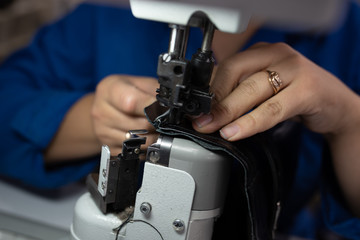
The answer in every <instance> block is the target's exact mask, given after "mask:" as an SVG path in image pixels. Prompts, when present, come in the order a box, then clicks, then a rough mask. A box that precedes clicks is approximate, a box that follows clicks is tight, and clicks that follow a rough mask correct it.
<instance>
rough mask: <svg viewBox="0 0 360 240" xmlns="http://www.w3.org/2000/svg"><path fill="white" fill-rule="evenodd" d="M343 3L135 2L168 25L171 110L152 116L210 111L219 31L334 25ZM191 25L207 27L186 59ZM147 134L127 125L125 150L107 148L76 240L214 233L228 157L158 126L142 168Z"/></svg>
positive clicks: (175, 119)
mask: <svg viewBox="0 0 360 240" xmlns="http://www.w3.org/2000/svg"><path fill="white" fill-rule="evenodd" d="M340 2H341V0H340V1H338V0H332V1H330V0H321V1H320V0H318V1H313V0H308V1H304V0H302V1H286V0H273V1H269V0H258V1H252V0H221V1H220V0H196V1H195V0H182V1H175V0H167V1H165V0H131V1H130V4H131V9H132V12H133V14H134V16H135V17H138V18H144V19H148V20H154V21H161V22H166V23H169V27H170V40H169V48H168V50H167V52H165V53H163V54H161V55H160V56H159V61H158V70H157V73H158V76H159V83H160V88H159V89H158V91H157V104H158V106H157V107H160V108H163V109H165V110H163V111H162V112H161V114H160V115H161V116H160V115H159V116H153V117H152V119H153V120H154V122H155V124H156V121H157V120H159V119H160V117H161V120H162V121H164V119H165V121H167V122H169V123H171V124H173V125H179V124H181V123H182V121H183V119H184V117H185V116H188V115H192V116H196V115H199V114H203V113H208V112H209V111H210V107H211V101H212V98H213V95H212V93H211V92H210V90H209V81H210V78H211V74H212V69H213V66H214V59H213V56H212V51H211V44H212V39H213V36H214V31H215V29H218V30H220V31H224V32H229V33H240V32H243V31H244V30H246V28H247V25H248V23H249V21H250V18H251V17H257V18H260V19H261V20H262V21H263V22H266V23H267V24H271V25H276V26H278V27H282V28H288V27H292V28H294V26H295V28H297V29H302V28H304V27H306V28H309V27H311V28H313V27H322V28H329V27H331V26H333V25H334V23H335V22H334V19H337V17H338V13H339V9H340V8H339V6H340V5H339V4H340ZM325 6H326V8H325ZM319 13H321V14H319ZM190 27H199V28H202V29H203V33H204V34H203V42H202V45H201V46H199V50H198V51H197V52H196V53H194V55H193V57H192V59H191V60H187V59H185V53H186V44H187V39H188V35H189V28H190ZM151 113H154V112H150V114H151ZM156 114H157V112H156V113H155V115H156ZM150 118H151V117H150ZM143 134H145V132H143V131H141V130H135V131H129V134H128V139H127V140H126V141H125V142H124V143H123V150H122V153H121V154H119V155H118V156H112V154H111V153H110V151H109V148H108V147H107V146H103V148H102V152H101V163H100V170H99V173H98V174H95V175H92V176H89V178H88V186H89V192H90V193H91V194H90V193H87V194H84V195H83V196H82V197H81V198H80V199H79V200H78V203H77V205H76V207H75V213H74V221H73V224H72V226H71V232H72V239H73V240H92V239H94V240H98V239H103V240H105V239H109V240H110V239H111V240H114V239H115V240H116V239H117V240H119V239H122V240H195V239H197V240H210V239H211V238H212V233H213V226H214V223H215V221H216V219H217V218H218V217H219V216H220V215H221V213H222V209H223V206H224V200H225V195H226V191H227V185H228V180H229V179H228V176H229V175H230V174H229V172H230V168H231V161H229V159H227V156H225V155H224V154H221V153H219V152H215V151H210V150H209V149H206V148H204V147H203V146H200V145H199V144H197V143H195V142H194V141H192V140H189V139H184V138H181V137H174V136H169V135H167V134H161V135H160V136H159V138H158V140H157V142H156V143H154V144H152V145H151V146H150V147H149V148H148V150H147V153H146V163H145V166H144V171H143V173H141V171H139V157H140V154H142V151H141V145H142V144H144V143H145V138H144V137H143ZM141 174H142V185H141V187H140V188H138V179H139V175H141ZM239 227H241V226H239Z"/></svg>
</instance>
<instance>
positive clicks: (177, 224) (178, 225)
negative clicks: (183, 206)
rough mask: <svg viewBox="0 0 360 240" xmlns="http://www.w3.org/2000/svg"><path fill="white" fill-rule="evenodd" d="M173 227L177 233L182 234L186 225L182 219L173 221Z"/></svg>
mask: <svg viewBox="0 0 360 240" xmlns="http://www.w3.org/2000/svg"><path fill="white" fill-rule="evenodd" d="M172 225H173V227H174V229H175V231H177V232H182V231H184V229H185V223H184V221H183V220H181V219H175V220H174V221H173V223H172Z"/></svg>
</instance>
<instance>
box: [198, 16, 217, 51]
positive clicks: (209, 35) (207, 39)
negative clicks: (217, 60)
mask: <svg viewBox="0 0 360 240" xmlns="http://www.w3.org/2000/svg"><path fill="white" fill-rule="evenodd" d="M214 32H215V26H214V24H212V22H211V21H207V22H206V23H205V27H204V38H203V42H202V45H201V51H202V52H208V51H211V44H212V40H213V37H214Z"/></svg>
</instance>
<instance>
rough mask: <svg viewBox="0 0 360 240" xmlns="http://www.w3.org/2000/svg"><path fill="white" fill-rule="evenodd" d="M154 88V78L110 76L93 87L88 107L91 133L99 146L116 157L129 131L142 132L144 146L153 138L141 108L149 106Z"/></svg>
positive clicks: (152, 130)
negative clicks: (93, 93) (91, 117)
mask: <svg viewBox="0 0 360 240" xmlns="http://www.w3.org/2000/svg"><path fill="white" fill-rule="evenodd" d="M157 87H158V83H157V80H156V79H153V78H147V77H133V76H124V75H112V76H109V77H106V78H105V79H103V80H102V81H101V82H100V83H99V84H98V86H97V88H96V92H95V100H94V104H93V108H92V116H93V123H94V130H95V134H96V136H97V138H98V139H99V141H100V142H101V143H102V144H106V145H108V146H109V148H110V151H111V152H112V154H116V155H117V154H119V153H120V152H121V149H122V143H123V141H124V140H125V134H126V133H127V132H128V131H129V130H137V129H146V130H148V131H149V134H147V135H146V137H147V141H146V145H149V144H151V143H152V142H154V141H155V139H156V133H155V130H154V128H153V127H152V125H151V124H150V123H149V122H148V121H147V119H146V117H145V114H144V108H145V107H147V106H148V105H150V104H152V103H153V102H154V101H155V100H156V98H155V93H156V92H155V91H156V88H157Z"/></svg>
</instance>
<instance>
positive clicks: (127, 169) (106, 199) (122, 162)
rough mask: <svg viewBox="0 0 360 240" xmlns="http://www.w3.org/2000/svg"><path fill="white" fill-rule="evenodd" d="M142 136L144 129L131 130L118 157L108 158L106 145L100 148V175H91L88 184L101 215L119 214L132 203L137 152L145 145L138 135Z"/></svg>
mask: <svg viewBox="0 0 360 240" xmlns="http://www.w3.org/2000/svg"><path fill="white" fill-rule="evenodd" d="M144 133H146V131H144V130H138V131H130V132H129V133H128V139H127V140H125V141H124V143H123V149H122V153H121V154H119V155H118V156H110V150H109V148H108V146H106V145H105V146H103V147H102V151H101V161H100V169H99V173H98V174H97V173H93V174H90V175H89V176H88V178H87V185H88V189H89V191H90V193H91V194H92V196H93V197H94V199H95V202H96V204H97V205H98V207H99V208H100V210H101V211H102V212H103V213H108V212H120V211H123V210H124V209H125V208H127V207H130V206H133V205H134V204H135V196H136V192H137V189H138V179H139V155H140V153H141V150H140V149H141V145H142V144H145V142H146V138H145V137H139V136H138V135H137V134H144Z"/></svg>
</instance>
